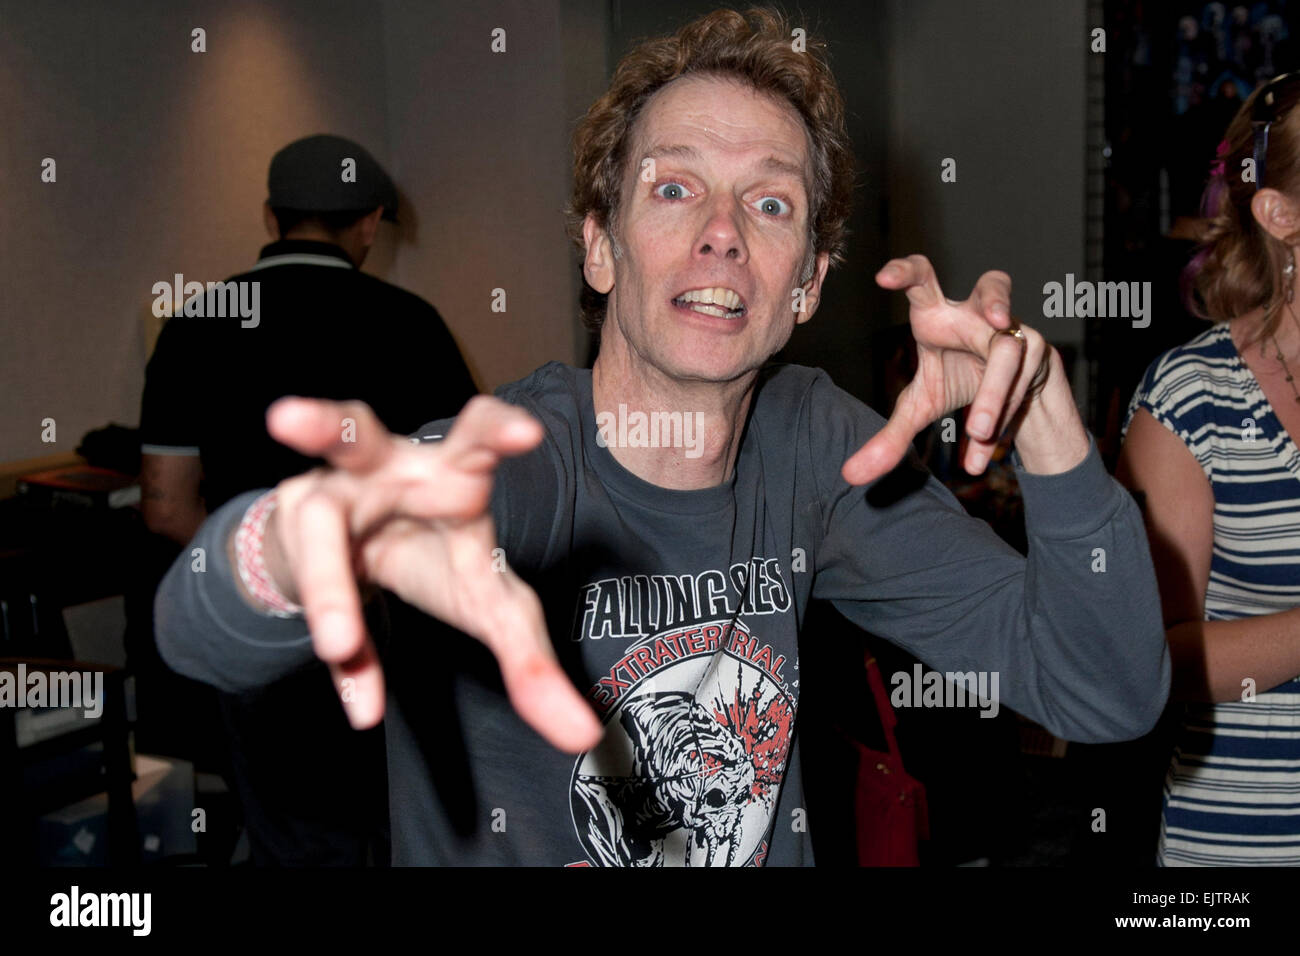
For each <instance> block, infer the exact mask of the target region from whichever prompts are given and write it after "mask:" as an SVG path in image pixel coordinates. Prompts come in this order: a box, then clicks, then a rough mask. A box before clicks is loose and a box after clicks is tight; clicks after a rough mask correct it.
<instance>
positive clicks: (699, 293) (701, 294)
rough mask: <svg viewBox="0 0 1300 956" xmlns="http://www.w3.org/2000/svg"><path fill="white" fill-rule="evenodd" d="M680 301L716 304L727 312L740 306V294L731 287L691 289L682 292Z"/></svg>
mask: <svg viewBox="0 0 1300 956" xmlns="http://www.w3.org/2000/svg"><path fill="white" fill-rule="evenodd" d="M679 301H681V302H699V303H701V304H703V305H718V306H721V307H722V308H725V309H726V310H727V311H729V312H734V311H736V309H738V308H740V295H739V294H738V293H736V292H733V291H732V290H731V289H724V288H722V287H721V286H717V287H715V288H712V289H693V290H692V291H690V292H686V293H683V294H682V296H681V298H680V300H679Z"/></svg>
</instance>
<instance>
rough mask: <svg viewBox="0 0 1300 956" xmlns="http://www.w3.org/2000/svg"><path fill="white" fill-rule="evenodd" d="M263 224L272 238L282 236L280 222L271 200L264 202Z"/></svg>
mask: <svg viewBox="0 0 1300 956" xmlns="http://www.w3.org/2000/svg"><path fill="white" fill-rule="evenodd" d="M262 225H264V226H266V234H267V235H268V236H270V237H271V238H272V239H279V238H280V224H279V223H278V222H276V220H275V213H273V212H271V204H270V203H269V202H264V203H262Z"/></svg>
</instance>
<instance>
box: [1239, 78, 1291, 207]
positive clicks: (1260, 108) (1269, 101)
mask: <svg viewBox="0 0 1300 956" xmlns="http://www.w3.org/2000/svg"><path fill="white" fill-rule="evenodd" d="M1297 81H1300V71H1295V72H1291V73H1283V74H1281V75H1280V76H1275V77H1273V79H1271V80H1269V81H1268V82H1267V83H1265V84H1264V87H1263V89H1261V90H1260V91H1259V95H1258V96H1256V97H1255V105H1254V107H1253V109H1252V110H1251V114H1250V125H1251V127H1252V128H1253V129H1254V130H1255V191H1256V192H1258V191H1259V190H1260V189H1261V188H1262V187H1263V185H1264V159H1265V157H1266V156H1267V155H1268V129H1269V127H1270V126H1272V125H1273V124H1274V123H1276V122H1277V121H1278V120H1279V119H1281V117H1280V116H1279V115H1278V107H1279V105H1280V101H1281V97H1280V96H1279V95H1278V94H1279V93H1281V91H1282V90H1283V89H1284V88H1286V87H1288V86H1291V85H1293V84H1295V83H1296V82H1297Z"/></svg>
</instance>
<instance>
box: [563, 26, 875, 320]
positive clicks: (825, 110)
mask: <svg viewBox="0 0 1300 956" xmlns="http://www.w3.org/2000/svg"><path fill="white" fill-rule="evenodd" d="M797 36H799V35H796V34H795V32H794V28H793V27H792V26H791V24H790V22H789V21H788V20H787V19H786V18H785V16H784V15H783V14H781V13H779V12H778V11H776V10H774V9H772V8H770V7H761V8H760V7H756V8H752V9H750V10H747V11H746V12H745V13H743V14H742V13H740V12H738V11H735V10H715V11H714V12H712V13H709V14H706V15H704V16H702V17H699V18H698V19H696V20H693V21H691V22H690V23H688V24H686V25H685V26H684V27H682V28H681V29H680V30H678V31H677V32H676V33H674V34H672V35H671V36H664V37H657V38H654V39H650V40H645V41H643V42H642V43H640V44H638V45H637V46H636V47H635V48H634V49H633V50H632V51H631V52H630V53H628V54H627V55H626V56H624V57H623V59H622V60H620V61H619V64H618V67H617V68H616V69H615V70H614V77H613V79H612V80H611V81H610V84H609V89H608V90H606V91H605V94H604V95H603V96H601V97H600V99H598V100H596V102H595V103H593V104H592V106H591V108H590V109H589V110H587V114H586V116H584V117H583V119H582V121H581V122H580V123H579V124H578V127H577V129H576V130H575V131H574V134H573V196H572V198H571V199H570V202H569V205H568V208H567V209H566V210H565V212H566V214H567V217H568V223H567V226H568V233H569V238H570V239H572V240H573V242H574V244H575V245H576V246H577V248H578V251H579V253H580V254H581V253H584V252H585V249H586V245H585V243H584V241H583V238H582V224H583V221H584V220H585V219H586V217H587V215H588V213H592V214H594V215H595V217H596V222H597V223H598V224H599V225H600V226H601V227H602V228H604V229H605V230H606V231H608V232H609V233H610V235H611V238H614V232H615V231H616V229H617V221H618V209H619V199H620V192H621V188H622V183H623V179H624V175H625V173H626V171H627V163H628V159H629V157H628V155H627V153H628V149H629V144H630V142H631V140H632V130H633V127H634V125H635V123H636V120H637V117H638V116H639V114H640V112H641V110H642V108H643V107H644V106H645V104H646V101H647V100H649V99H650V97H651V96H652V95H654V93H655V92H656V91H658V90H659V89H660V88H661V87H663V86H665V85H666V84H668V83H670V82H671V81H673V80H675V79H677V78H678V77H681V76H685V75H687V74H712V75H716V76H723V77H729V78H735V79H738V80H741V81H742V82H744V83H746V84H748V85H749V86H751V87H753V88H754V89H755V90H757V91H758V92H760V93H768V94H771V95H773V96H776V97H778V98H780V99H781V100H782V101H784V102H786V103H789V104H790V106H792V107H793V108H794V109H795V111H796V112H797V113H798V114H799V116H800V117H801V118H802V119H803V122H804V126H805V127H806V128H807V130H808V133H809V138H810V140H811V143H812V165H813V182H812V184H811V193H812V195H811V196H810V197H809V203H810V209H809V213H810V215H809V233H810V235H809V255H808V259H807V261H806V262H805V264H804V281H807V279H808V278H809V277H810V276H811V274H812V266H813V263H814V262H815V260H816V256H817V254H819V253H822V252H825V253H828V254H829V255H830V262H831V264H832V265H837V264H839V263H840V262H842V261H843V259H844V245H845V237H846V235H847V229H846V227H845V223H846V222H847V220H848V217H849V209H850V205H851V201H852V190H853V175H854V173H853V153H852V149H851V148H850V145H849V136H848V131H847V129H846V127H845V122H844V97H843V96H842V95H841V93H840V89H839V86H838V85H837V84H836V82H835V77H834V76H833V75H832V74H831V69H830V63H829V59H828V57H827V53H826V44H825V43H824V42H823V41H821V40H818V39H815V38H813V37H810V36H799V38H800V39H802V40H803V43H802V49H798V50H797V49H796V46H797V45H799V44H797V42H796V37H797ZM615 241H617V240H615ZM606 300H607V296H605V295H602V294H600V293H598V292H596V290H595V289H593V288H592V287H591V286H590V285H587V284H586V282H585V281H584V283H583V296H582V318H583V322H584V323H585V324H586V326H587V328H588V329H589V330H591V331H592V332H599V331H600V327H601V325H602V324H603V322H604V320H605V306H606Z"/></svg>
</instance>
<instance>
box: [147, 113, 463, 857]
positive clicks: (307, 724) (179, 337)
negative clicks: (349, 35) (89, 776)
mask: <svg viewBox="0 0 1300 956" xmlns="http://www.w3.org/2000/svg"><path fill="white" fill-rule="evenodd" d="M268 189H269V198H268V199H267V201H266V203H265V205H264V208H263V214H264V219H265V223H266V228H267V232H268V233H269V234H270V235H271V237H272V239H273V240H274V241H273V242H271V243H270V244H269V245H267V246H266V247H264V248H263V249H262V252H261V255H260V257H259V258H258V261H257V263H256V264H255V265H254V266H253V267H252V268H251V269H250V270H248V271H247V272H245V273H242V274H241V275H237V276H234V277H233V278H231V279H230V280H227V282H226V283H220V284H218V283H209V284H208V291H207V293H206V295H196V296H194V297H193V298H191V299H190V300H189V301H188V302H187V304H186V307H185V308H184V309H183V310H181V311H178V313H177V317H176V319H175V320H172V321H169V322H167V324H166V325H165V326H164V328H163V331H162V334H161V335H160V336H159V339H158V345H157V348H156V349H155V351H154V355H153V358H152V359H151V360H150V362H149V366H148V369H147V371H146V380H145V389H144V399H143V403H142V410H141V425H140V430H141V446H142V447H141V450H142V452H143V456H142V474H141V485H142V491H143V502H142V510H143V513H144V518H145V523H146V524H147V525H148V527H149V529H150V530H151V531H154V532H155V533H157V534H160V535H163V536H166V537H167V538H170V539H172V541H174V542H176V543H179V544H182V545H184V544H186V543H188V542H189V541H190V539H191V537H192V536H193V534H194V532H195V531H196V530H197V529H198V527H199V526H200V525H201V524H202V523H203V520H204V519H205V518H206V516H207V515H208V514H209V513H210V512H212V511H213V510H215V509H216V508H218V507H220V506H221V505H222V504H224V503H225V502H226V501H228V500H230V499H231V498H233V497H235V496H236V495H239V494H241V493H243V492H245V491H247V490H249V489H253V488H261V487H266V486H268V485H274V484H276V483H278V482H279V481H281V480H283V479H284V478H287V477H289V476H291V475H294V474H298V473H300V472H302V471H304V470H306V469H309V468H311V467H314V466H315V465H317V464H320V462H319V460H316V459H311V458H306V457H303V456H301V455H298V454H297V453H295V452H292V451H291V450H289V449H288V448H286V447H285V446H284V445H282V444H280V443H279V442H276V441H275V440H273V439H272V438H271V437H270V435H268V434H267V430H266V409H267V406H269V405H270V404H271V403H272V402H273V401H275V400H276V399H278V398H280V397H281V396H284V395H300V396H313V397H319V398H338V399H342V398H347V397H355V396H360V397H362V398H363V399H364V400H365V401H366V402H367V403H368V404H370V405H371V406H372V407H373V408H374V410H375V412H376V414H377V415H378V416H379V418H380V419H382V420H383V422H384V424H385V425H386V426H387V427H388V428H390V429H391V430H393V431H394V432H396V433H398V434H406V433H410V432H412V431H415V430H416V428H417V427H418V426H419V425H421V424H422V423H423V422H426V421H428V420H429V417H430V414H431V413H436V414H437V415H439V416H441V415H448V416H450V415H453V414H455V413H456V412H458V411H459V410H460V408H461V407H462V406H463V405H464V404H465V402H466V401H468V399H469V398H470V397H471V396H472V395H473V394H474V393H475V392H476V391H477V389H476V388H475V386H474V382H473V379H472V378H471V376H470V374H469V370H468V369H467V368H466V365H465V362H464V360H463V359H462V358H461V355H460V352H459V351H458V349H457V347H456V344H455V342H454V341H453V339H452V337H451V335H450V333H449V332H448V331H447V328H446V326H445V325H444V324H443V321H442V319H441V317H440V316H439V315H438V312H437V311H436V310H435V309H434V308H433V307H432V306H431V305H429V304H428V303H427V302H425V301H424V300H423V299H421V298H419V297H418V296H416V295H413V294H411V293H409V292H406V291H403V290H402V289H399V288H397V287H396V286H393V285H390V284H388V283H386V282H383V281H381V280H379V279H376V278H374V277H372V276H368V275H366V274H364V273H362V272H361V271H360V266H361V264H362V262H363V261H364V260H365V258H366V254H367V253H368V252H369V250H370V247H371V245H372V244H373V242H374V239H375V234H376V231H377V229H378V226H379V220H380V219H381V218H383V219H388V220H393V221H395V220H396V213H397V190H396V189H395V188H394V186H393V183H392V180H391V179H389V177H388V176H387V174H385V172H384V171H383V169H382V168H381V167H380V166H379V164H378V163H377V162H375V160H374V159H373V158H372V157H371V156H370V154H369V153H368V152H366V150H365V149H363V148H362V147H361V146H360V145H358V144H357V143H354V142H351V141H349V140H346V139H343V138H341V137H338V136H329V135H318V136H310V137H307V138H306V139H300V140H298V141H296V142H294V143H291V144H289V145H288V146H286V147H285V148H284V149H282V150H280V152H278V153H277V154H276V155H275V157H274V158H273V159H272V160H271V168H270V172H269V175H268ZM213 287H216V288H215V289H214V288H213ZM226 295H229V297H230V298H229V299H228V300H227V299H224V298H223V297H224V296H226ZM229 302H238V303H239V304H240V306H241V307H240V308H239V309H235V308H230V309H228V310H227V309H224V308H223V307H224V306H225V305H227V304H228V303H229ZM182 313H183V314H182ZM222 316H225V317H222ZM349 427H351V428H355V423H349V422H348V421H347V420H342V421H340V423H339V428H340V434H341V436H342V439H343V440H344V441H346V440H347V435H348V429H349ZM196 560H197V559H196ZM220 699H221V708H222V712H223V716H224V721H225V724H226V727H227V730H228V732H229V739H230V744H231V751H232V752H231V758H232V764H233V771H234V772H233V777H234V782H235V786H236V789H237V790H238V792H239V796H240V800H241V802H242V804H243V806H244V811H245V823H246V826H247V829H248V833H249V837H250V842H251V849H252V855H253V859H254V861H255V862H257V863H259V864H268V865H360V864H363V863H365V862H366V860H367V858H369V859H372V860H375V861H378V862H381V863H384V864H386V863H387V861H388V858H389V853H388V847H387V796H386V788H385V787H384V786H383V784H384V781H385V776H386V775H385V772H384V747H383V735H382V729H381V728H374V729H372V730H368V731H365V732H362V733H358V732H356V731H354V730H352V729H351V728H350V726H349V725H348V722H347V720H346V719H345V718H344V715H343V711H342V709H341V707H340V706H339V701H338V697H337V695H336V693H335V691H334V688H333V685H332V684H331V682H330V679H329V676H328V674H327V673H326V671H325V669H324V668H323V667H321V668H317V669H313V670H311V671H308V672H306V673H304V674H302V675H298V676H294V677H292V678H289V679H287V680H284V681H281V682H279V683H278V684H275V685H272V686H271V687H269V688H267V689H266V690H265V691H263V692H261V693H258V694H256V695H244V696H236V695H232V694H224V693H223V694H221V695H220ZM323 704H328V705H329V707H328V708H323V707H322V705H323ZM322 713H325V714H327V715H328V717H329V719H328V720H327V721H322V719H321V716H320V715H321V714H322Z"/></svg>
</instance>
